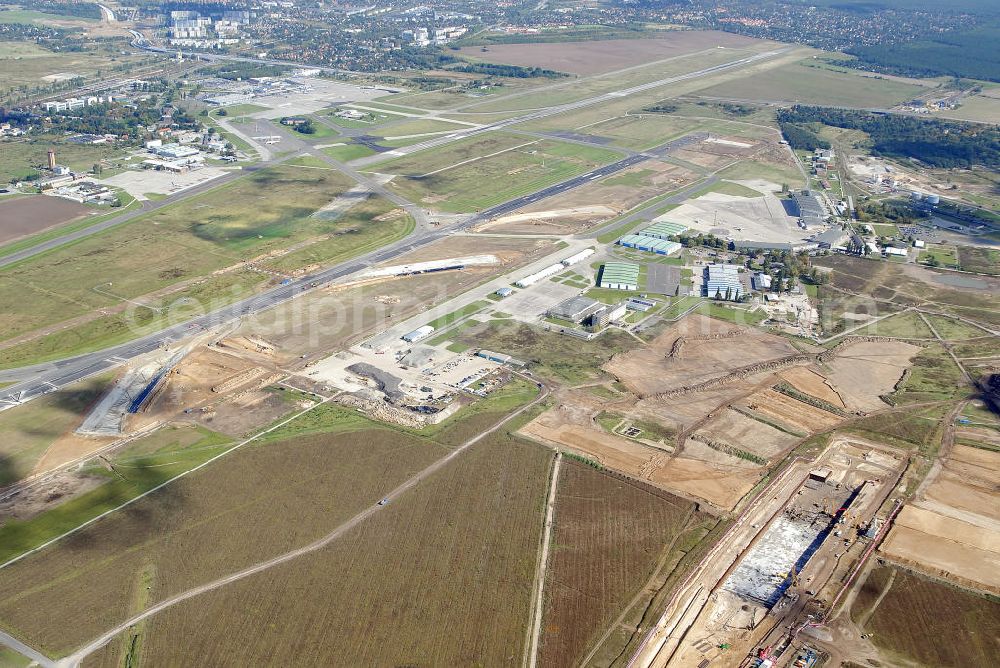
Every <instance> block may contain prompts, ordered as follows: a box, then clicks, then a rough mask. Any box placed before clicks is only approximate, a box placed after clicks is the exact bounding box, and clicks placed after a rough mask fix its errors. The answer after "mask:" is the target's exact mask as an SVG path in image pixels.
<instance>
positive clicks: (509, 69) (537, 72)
mask: <svg viewBox="0 0 1000 668" xmlns="http://www.w3.org/2000/svg"><path fill="white" fill-rule="evenodd" d="M453 69H454V71H455V72H465V73H467V74H487V75H489V76H494V77H511V78H514V79H533V78H536V77H545V78H546V79H559V78H562V77H565V76H569V75H567V74H563V73H562V72H556V71H555V70H547V69H544V68H541V67H520V66H519V65H501V64H498V63H471V64H469V65H462V66H459V67H455V68H453Z"/></svg>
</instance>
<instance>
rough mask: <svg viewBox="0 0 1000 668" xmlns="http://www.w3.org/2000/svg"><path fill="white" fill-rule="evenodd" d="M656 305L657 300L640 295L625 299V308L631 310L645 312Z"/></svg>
mask: <svg viewBox="0 0 1000 668" xmlns="http://www.w3.org/2000/svg"><path fill="white" fill-rule="evenodd" d="M654 306H656V302H654V301H653V300H652V299H642V298H640V297H629V298H628V299H626V300H625V308H627V309H628V310H630V311H638V312H639V313H645V312H646V311H648V310H649V309H651V308H653V307H654Z"/></svg>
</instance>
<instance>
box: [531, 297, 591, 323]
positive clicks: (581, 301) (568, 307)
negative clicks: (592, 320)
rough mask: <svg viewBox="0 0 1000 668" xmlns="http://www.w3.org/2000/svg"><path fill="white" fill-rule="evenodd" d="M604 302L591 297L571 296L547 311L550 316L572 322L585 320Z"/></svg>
mask: <svg viewBox="0 0 1000 668" xmlns="http://www.w3.org/2000/svg"><path fill="white" fill-rule="evenodd" d="M602 306H603V304H601V302H599V301H597V300H596V299H591V298H589V297H582V296H577V297H570V298H569V299H566V300H563V301H561V302H559V303H558V304H556V305H555V306H553V307H552V308H550V309H549V310H548V311H546V313H545V314H546V315H547V316H549V317H550V318H559V319H561V320H568V321H570V322H583V321H584V320H585V319H586V318H588V317H590V315H591V314H593V313H595V312H596V311H598V310H599V309H600V308H601V307H602Z"/></svg>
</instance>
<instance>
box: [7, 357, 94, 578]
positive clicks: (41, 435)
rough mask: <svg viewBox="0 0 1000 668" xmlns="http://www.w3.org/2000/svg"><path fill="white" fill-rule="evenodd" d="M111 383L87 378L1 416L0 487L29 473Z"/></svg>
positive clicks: (75, 425) (9, 410) (76, 424)
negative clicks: (47, 450) (2, 435)
mask: <svg viewBox="0 0 1000 668" xmlns="http://www.w3.org/2000/svg"><path fill="white" fill-rule="evenodd" d="M110 380H111V379H110V377H108V376H101V377H95V378H90V379H87V380H84V381H81V382H79V383H77V384H75V385H71V386H69V387H66V388H65V389H63V390H60V391H58V392H53V393H51V394H46V395H45V396H43V397H40V398H38V399H36V400H34V401H32V402H29V403H26V404H23V405H21V406H16V407H14V408H10V409H8V410H5V411H2V412H0V432H2V433H3V434H4V437H3V439H0V485H8V484H10V483H12V482H15V481H17V480H20V479H22V478H24V477H25V476H27V475H28V474H29V473H31V470H32V468H34V466H35V464H36V463H37V462H38V460H39V459H40V458H41V457H42V455H43V454H44V453H45V450H46V449H47V448H48V447H49V446H50V445H52V443H54V442H55V441H56V440H57V439H58V438H59V437H61V436H63V435H64V434H66V433H69V432H71V431H72V430H73V429H75V428H76V427H77V426H78V425H79V423H80V421H81V420H82V415H83V414H84V412H85V411H86V409H87V408H88V407H89V406H91V405H92V404H93V403H94V402H96V401H97V400H98V399H99V398H100V396H101V394H102V393H103V392H104V390H105V389H106V388H107V385H108V383H109V382H110ZM0 561H2V559H0Z"/></svg>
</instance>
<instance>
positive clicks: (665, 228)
mask: <svg viewBox="0 0 1000 668" xmlns="http://www.w3.org/2000/svg"><path fill="white" fill-rule="evenodd" d="M687 229H688V228H687V225H681V224H680V223H671V222H668V221H666V220H660V219H658V218H657V219H654V220H653V224H652V225H650V226H649V227H646V228H643V229H641V230H639V231H638V232H636V234H638V235H639V236H643V237H653V238H654V239H669V238H670V237H672V236H676V235H678V234H681V233H682V232H685V231H687Z"/></svg>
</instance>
